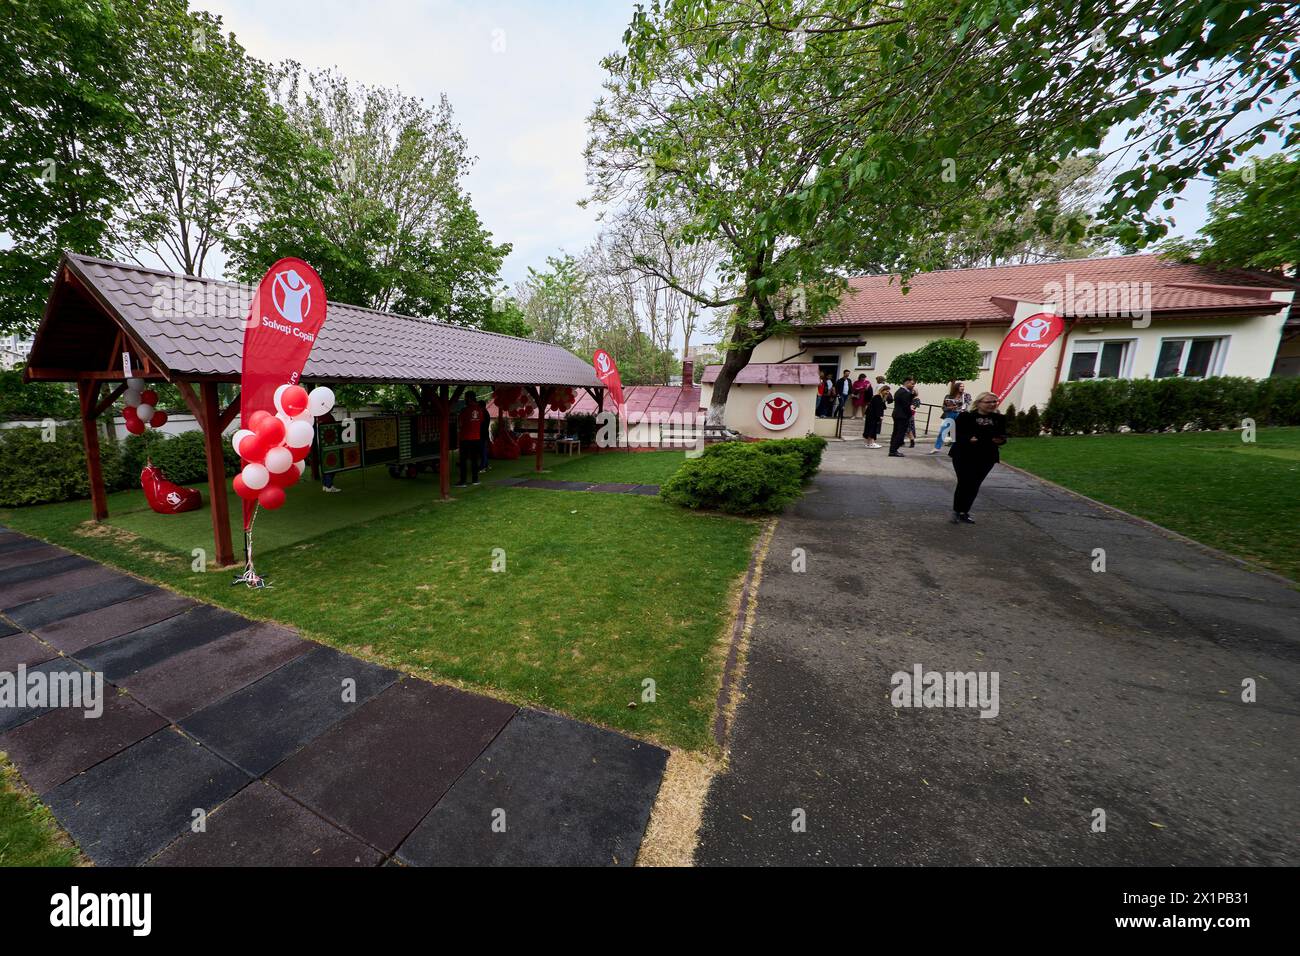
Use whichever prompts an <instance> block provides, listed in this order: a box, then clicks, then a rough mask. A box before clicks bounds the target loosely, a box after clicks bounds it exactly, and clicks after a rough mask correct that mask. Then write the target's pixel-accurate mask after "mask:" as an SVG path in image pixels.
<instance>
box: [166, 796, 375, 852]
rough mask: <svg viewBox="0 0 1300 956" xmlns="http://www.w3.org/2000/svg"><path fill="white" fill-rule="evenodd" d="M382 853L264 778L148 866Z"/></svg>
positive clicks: (226, 804) (182, 837)
mask: <svg viewBox="0 0 1300 956" xmlns="http://www.w3.org/2000/svg"><path fill="white" fill-rule="evenodd" d="M382 860H383V856H382V855H381V854H380V853H379V851H378V850H375V849H374V848H373V847H369V846H366V845H365V844H364V843H362V842H361V841H360V840H358V839H356V838H355V837H352V836H349V835H348V834H346V833H344V832H343V831H342V830H340V829H339V828H338V827H336V826H333V825H332V824H330V823H328V822H326V821H325V820H322V819H321V818H320V817H318V816H317V815H316V814H314V813H312V812H311V811H310V810H308V809H307V808H306V807H304V806H302V804H300V803H297V802H296V801H294V800H292V799H290V798H289V797H287V796H285V795H284V794H283V793H281V792H280V791H279V790H276V789H275V788H274V787H271V786H268V785H267V784H265V783H261V782H258V783H253V784H250V785H249V786H247V787H245V788H244V789H243V790H241V791H239V793H237V794H235V795H234V796H233V797H231V798H230V799H229V800H227V801H226V802H225V803H223V804H222V805H221V806H219V807H217V809H216V810H214V811H213V812H212V813H211V814H209V815H208V824H207V830H206V831H205V832H202V833H194V832H187V833H185V834H183V835H182V836H181V837H180V838H179V839H178V840H176V842H175V843H173V844H172V845H171V846H169V847H167V849H165V850H163V851H162V852H161V853H159V854H158V855H157V856H156V857H154V858H153V859H152V860H151V861H150V862H149V865H150V866H274V867H285V866H378V865H379V864H380V862H381V861H382Z"/></svg>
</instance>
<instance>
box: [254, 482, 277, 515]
mask: <svg viewBox="0 0 1300 956" xmlns="http://www.w3.org/2000/svg"><path fill="white" fill-rule="evenodd" d="M257 503H258V504H259V505H261V506H262V507H263V508H265V509H266V510H267V511H274V510H275V509H276V508H278V507H280V505H282V504H284V489H283V488H277V487H276V486H275V485H267V486H266V487H265V488H263V489H262V490H261V491H259V492H258V493H257Z"/></svg>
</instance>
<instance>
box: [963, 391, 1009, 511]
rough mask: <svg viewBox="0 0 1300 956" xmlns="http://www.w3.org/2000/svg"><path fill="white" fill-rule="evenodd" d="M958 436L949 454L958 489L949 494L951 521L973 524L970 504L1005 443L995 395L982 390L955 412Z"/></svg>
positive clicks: (1003, 419) (1002, 418) (1004, 422)
mask: <svg viewBox="0 0 1300 956" xmlns="http://www.w3.org/2000/svg"><path fill="white" fill-rule="evenodd" d="M955 429H956V432H957V439H956V441H954V442H953V443H952V448H951V450H949V452H948V454H949V455H950V456H951V457H952V467H953V469H954V470H955V471H956V472H957V490H956V491H954V492H953V495H952V519H951V520H952V523H953V524H974V523H975V519H974V518H972V517H971V516H970V509H971V505H973V504H974V503H975V496H976V495H978V494H979V493H980V485H982V484H983V483H984V479H985V478H986V477H987V476H988V473H989V472H990V471H992V470H993V466H994V465H996V464H997V463H998V459H999V458H1000V457H1001V455H1000V454H999V452H998V449H999V448H1000V447H1001V446H1003V445H1005V444H1006V443H1007V419H1006V416H1005V415H1003V414H1002V413H1001V412H999V411H998V397H997V396H996V395H994V394H993V393H992V392H984V393H983V394H982V395H980V396H979V398H977V399H975V401H974V403H973V404H972V407H971V410H970V411H966V412H961V413H960V414H958V415H957V423H956V426H955Z"/></svg>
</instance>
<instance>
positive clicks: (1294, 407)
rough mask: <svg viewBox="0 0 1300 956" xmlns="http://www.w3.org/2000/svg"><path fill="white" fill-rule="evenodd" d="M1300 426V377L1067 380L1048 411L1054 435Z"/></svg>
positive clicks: (1054, 393)
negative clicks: (1247, 424)
mask: <svg viewBox="0 0 1300 956" xmlns="http://www.w3.org/2000/svg"><path fill="white" fill-rule="evenodd" d="M1244 418H1251V419H1254V421H1255V423H1256V424H1257V425H1300V378H1266V379H1253V378H1238V377H1234V376H1227V375H1223V376H1214V377H1211V378H1203V379H1194V378H1157V379H1149V378H1136V379H1113V378H1112V379H1097V380H1094V381H1084V382H1062V383H1061V384H1059V385H1057V386H1056V388H1054V389H1053V390H1052V397H1051V399H1050V400H1049V401H1048V403H1047V407H1046V408H1045V409H1044V410H1043V414H1042V423H1043V427H1044V428H1045V429H1046V430H1047V431H1049V432H1051V434H1053V435H1078V434H1084V435H1091V434H1096V433H1101V432H1117V431H1120V430H1122V429H1125V428H1127V429H1129V430H1131V431H1136V432H1159V431H1171V430H1172V431H1185V430H1207V429H1210V430H1212V429H1221V428H1240V427H1241V421H1242V419H1244Z"/></svg>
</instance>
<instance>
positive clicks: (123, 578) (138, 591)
mask: <svg viewBox="0 0 1300 956" xmlns="http://www.w3.org/2000/svg"><path fill="white" fill-rule="evenodd" d="M159 590H161V589H160V588H158V587H156V586H155V585H152V584H150V583H149V582H147V581H141V580H140V579H139V578H133V577H130V576H129V575H125V574H123V575H119V576H118V577H116V578H107V579H105V580H103V581H97V582H96V583H94V584H88V585H86V586H85V587H80V588H72V589H71V590H68V591H60V592H58V593H56V594H51V595H50V596H49V597H44V598H39V599H37V600H35V601H28V602H27V603H26V604H19V605H17V606H16V607H11V608H9V609H8V610H7V611H6V612H5V614H6V615H7V616H8V617H9V619H10V620H12V621H15V622H16V623H18V624H21V625H22V626H23V627H25V628H26V629H27V630H29V631H34V630H35V629H36V628H38V627H40V626H42V625H44V624H51V623H53V622H55V621H60V620H63V619H64V618H67V617H72V616H73V615H76V614H84V613H85V612H86V611H96V610H99V609H100V608H104V607H108V606H109V605H111V604H119V603H121V602H122V601H129V600H130V599H131V598H136V597H141V596H142V595H145V594H152V593H156V592H158V591H159Z"/></svg>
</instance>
